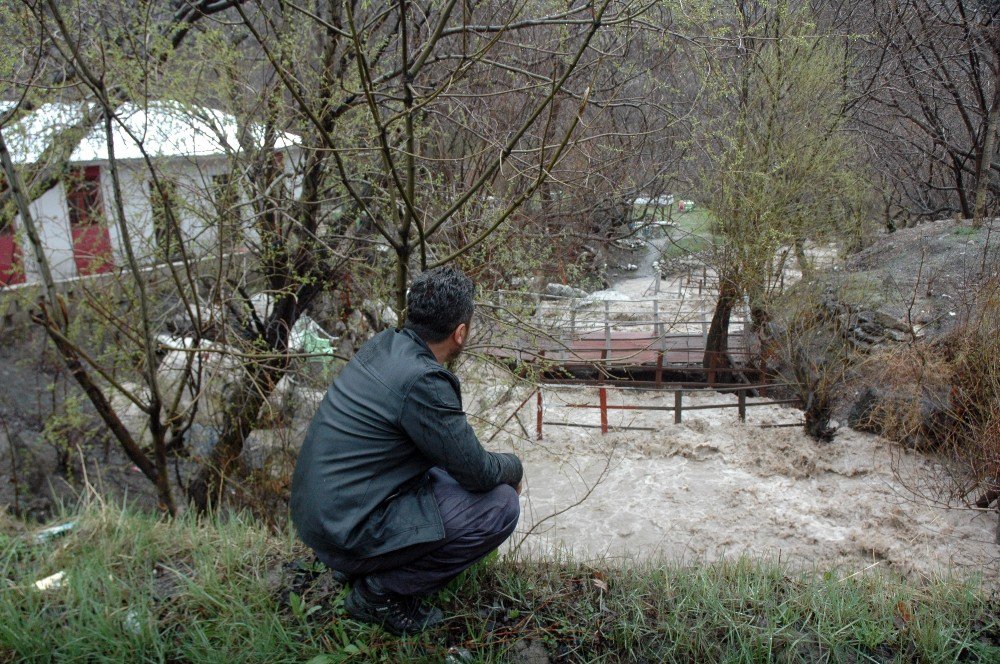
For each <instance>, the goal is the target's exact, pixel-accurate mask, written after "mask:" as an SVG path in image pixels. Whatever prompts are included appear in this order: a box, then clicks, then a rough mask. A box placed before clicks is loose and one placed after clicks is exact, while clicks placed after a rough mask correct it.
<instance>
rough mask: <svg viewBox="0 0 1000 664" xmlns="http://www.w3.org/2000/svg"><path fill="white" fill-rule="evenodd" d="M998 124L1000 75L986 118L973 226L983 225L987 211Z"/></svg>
mask: <svg viewBox="0 0 1000 664" xmlns="http://www.w3.org/2000/svg"><path fill="white" fill-rule="evenodd" d="M998 124H1000V77H998V80H997V81H996V83H995V87H994V90H993V102H992V103H991V104H990V110H989V115H988V116H987V119H986V138H985V140H984V141H983V151H982V153H981V154H980V155H979V168H978V169H977V171H978V172H977V177H976V208H975V210H974V211H973V213H972V227H973V228H982V226H983V215H984V214H985V212H986V192H987V191H988V190H989V183H990V171H991V170H992V167H993V153H994V152H996V135H997V125H998Z"/></svg>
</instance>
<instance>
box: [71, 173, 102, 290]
mask: <svg viewBox="0 0 1000 664" xmlns="http://www.w3.org/2000/svg"><path fill="white" fill-rule="evenodd" d="M66 203H67V204H68V205H69V228H70V234H71V235H72V237H73V258H74V259H75V260H76V271H77V274H79V275H80V276H85V275H88V274H101V273H103V272H110V271H111V270H112V268H114V260H113V257H112V253H111V235H110V234H109V233H108V229H107V227H106V226H105V225H104V206H103V203H102V201H101V168H100V166H87V167H85V168H75V169H73V170H71V171H70V173H69V175H68V177H67V178H66Z"/></svg>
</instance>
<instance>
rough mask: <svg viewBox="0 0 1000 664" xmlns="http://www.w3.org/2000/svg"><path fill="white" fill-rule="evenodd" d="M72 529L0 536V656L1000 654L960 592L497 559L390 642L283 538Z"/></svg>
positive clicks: (762, 569)
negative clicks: (431, 616) (420, 630)
mask: <svg viewBox="0 0 1000 664" xmlns="http://www.w3.org/2000/svg"><path fill="white" fill-rule="evenodd" d="M75 518H77V519H78V521H79V523H78V526H77V527H76V528H75V529H74V530H73V532H72V533H70V534H69V535H67V536H65V537H63V538H62V539H60V540H56V541H52V542H47V543H43V544H36V543H34V542H33V541H32V540H31V539H30V538H28V537H27V536H26V535H23V534H19V533H16V532H14V531H13V529H8V530H9V531H10V532H8V533H7V534H5V535H2V536H0V574H2V577H0V661H18V662H20V661H29V662H34V661H38V662H44V661H68V662H72V661H86V662H97V661H115V662H133V661H134V662H146V661H149V662H181V661H184V662H186V661H193V662H218V661H226V660H230V661H239V662H310V663H311V664H330V663H333V662H400V661H406V662H442V661H450V662H493V661H532V660H531V659H530V658H529V655H530V654H531V653H532V652H534V653H535V654H538V653H540V652H544V653H545V654H546V655H547V656H548V657H549V658H550V659H552V660H554V661H571V662H763V661H781V662H786V661H787V662H891V661H922V662H945V661H972V662H976V661H978V662H996V661H1000V602H998V600H997V598H996V597H992V598H991V597H988V596H987V595H986V594H985V593H984V591H983V589H982V588H980V587H979V586H977V585H976V584H975V583H974V582H969V581H960V580H954V579H938V580H920V581H918V582H912V581H907V580H905V579H903V578H901V577H899V576H896V575H894V574H893V573H891V572H886V571H876V570H869V571H866V572H862V573H849V572H847V571H826V572H822V573H812V574H806V573H795V572H791V571H789V570H788V569H787V568H785V567H782V566H779V565H777V564H772V563H767V562H761V561H752V560H748V559H741V560H736V561H731V562H723V563H714V564H704V565H689V566H679V565H672V564H653V563H647V564H637V565H632V566H624V567H614V566H605V565H595V564H589V565H587V564H582V563H576V562H572V561H567V560H548V561H532V560H507V559H502V560H493V561H490V562H488V563H485V564H481V565H479V566H477V567H475V568H473V569H472V570H471V571H469V572H468V573H466V574H465V575H464V577H463V578H462V579H460V581H459V582H458V583H454V584H453V585H452V586H450V587H449V588H448V589H446V590H445V591H443V592H442V593H441V595H440V596H439V597H438V598H437V600H438V602H439V603H440V604H441V605H442V606H443V607H444V608H445V609H446V611H447V613H448V614H449V615H450V616H451V618H450V619H449V621H448V622H447V623H446V625H445V626H444V627H442V628H441V629H438V630H434V631H431V632H428V633H425V634H423V635H420V636H417V637H411V638H408V639H397V638H394V637H391V636H388V635H387V634H385V633H383V632H381V631H380V630H378V629H375V628H372V627H367V626H363V625H360V624H358V623H356V622H353V621H351V620H348V619H347V618H345V617H344V616H343V615H342V613H341V611H340V606H341V604H342V598H343V589H342V588H341V587H340V586H339V585H338V584H336V583H335V582H334V581H333V580H332V579H331V578H330V575H329V574H327V573H320V574H318V575H314V574H313V573H312V572H310V571H309V570H307V571H305V572H303V571H295V570H293V569H291V566H290V565H289V563H291V562H292V561H294V560H297V559H308V558H307V556H306V551H305V550H304V549H303V548H302V545H301V544H298V543H297V542H296V540H295V538H294V537H293V536H292V535H291V534H282V535H277V536H276V535H273V534H269V533H267V532H266V531H265V530H264V529H262V528H261V527H260V526H258V525H257V524H256V523H254V522H252V521H251V520H249V519H248V518H244V517H240V516H234V517H230V518H226V519H221V518H220V519H215V520H211V521H205V522H200V523H199V522H197V521H196V520H194V519H193V518H189V517H180V518H178V519H177V520H175V521H165V520H161V519H158V518H155V517H153V516H150V515H144V514H138V513H134V512H131V511H129V510H124V509H120V508H117V507H111V506H107V505H94V506H91V507H88V508H86V509H84V510H83V511H82V512H81V513H80V514H79V515H77V516H76V517H75ZM60 570H64V571H65V572H66V582H65V583H64V585H63V586H61V587H59V588H56V589H50V590H47V591H38V590H36V589H34V587H33V582H34V581H35V580H37V579H40V578H43V577H46V576H48V575H50V574H52V573H54V572H56V571H60Z"/></svg>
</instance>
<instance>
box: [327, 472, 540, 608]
mask: <svg viewBox="0 0 1000 664" xmlns="http://www.w3.org/2000/svg"><path fill="white" fill-rule="evenodd" d="M430 475H431V482H432V489H433V491H434V497H435V498H436V499H437V503H438V507H439V509H440V510H441V519H442V520H443V521H444V531H445V536H444V539H440V540H436V541H434V542H425V543H422V544H414V545H413V546H408V547H406V548H403V549H398V550H396V551H390V552H388V553H383V554H380V555H377V556H372V557H370V558H354V557H350V556H344V555H342V554H338V553H330V552H326V551H316V557H317V558H319V560H320V561H321V562H323V563H324V564H325V565H326V566H327V567H330V568H332V569H335V570H337V571H339V572H343V573H344V574H347V575H349V576H357V577H365V580H366V582H367V583H368V585H369V586H370V587H371V588H374V589H379V590H380V591H388V592H392V593H396V594H398V595H427V594H429V593H432V592H434V591H436V590H440V589H441V588H443V587H444V586H445V585H447V584H448V582H449V581H451V580H452V579H453V578H455V577H456V576H458V575H459V574H460V573H461V572H462V571H463V570H465V569H466V568H468V567H470V566H471V565H472V564H473V563H475V562H476V561H477V560H479V559H481V558H483V557H484V556H485V555H486V554H488V553H489V552H490V551H492V550H493V549H495V548H497V547H498V546H500V544H501V543H503V541H504V540H506V539H507V538H508V537H510V534H511V533H512V532H514V528H515V526H517V520H518V517H519V516H520V513H521V508H520V504H519V503H518V497H517V492H516V491H514V488H513V487H511V486H509V485H506V484H501V485H500V486H498V487H495V488H493V489H492V490H490V491H487V492H485V493H472V492H470V491H466V490H465V489H463V488H462V487H461V485H459V483H458V482H456V481H455V480H454V479H453V478H452V477H451V475H449V474H448V473H447V472H445V471H444V470H442V469H441V468H432V469H431V470H430Z"/></svg>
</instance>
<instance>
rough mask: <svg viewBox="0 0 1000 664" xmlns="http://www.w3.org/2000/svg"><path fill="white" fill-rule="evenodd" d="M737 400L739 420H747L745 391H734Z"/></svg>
mask: <svg viewBox="0 0 1000 664" xmlns="http://www.w3.org/2000/svg"><path fill="white" fill-rule="evenodd" d="M736 396H737V399H739V401H738V406H739V407H738V410H739V411H740V422H746V421H747V391H746V390H740V391H739V392H737V393H736Z"/></svg>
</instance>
